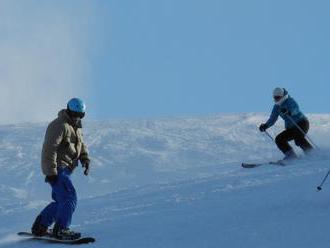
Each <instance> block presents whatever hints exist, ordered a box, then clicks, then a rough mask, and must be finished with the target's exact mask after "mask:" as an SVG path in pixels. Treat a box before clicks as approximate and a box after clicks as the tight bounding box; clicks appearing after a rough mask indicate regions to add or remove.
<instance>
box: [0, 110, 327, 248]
mask: <svg viewBox="0 0 330 248" xmlns="http://www.w3.org/2000/svg"><path fill="white" fill-rule="evenodd" d="M310 118H311V126H312V130H311V132H310V136H311V137H312V138H313V140H314V142H315V143H317V144H318V145H319V146H320V147H321V151H319V152H317V153H316V154H315V155H314V156H313V157H310V158H302V159H301V160H300V161H298V162H296V163H293V164H291V165H289V166H286V167H278V166H264V167H259V168H256V169H243V168H241V167H240V163H241V162H242V161H244V162H260V161H268V160H276V159H279V158H281V154H280V153H279V152H278V151H277V150H276V148H275V146H274V144H273V143H272V142H271V141H270V139H269V138H268V137H267V136H264V135H262V134H260V133H259V132H258V130H257V128H256V127H257V125H258V124H259V123H261V122H262V121H263V120H265V119H266V116H265V115H262V114H241V115H217V116H210V117H200V118H197V117H196V118H177V119H164V120H139V121H109V122H88V123H87V124H86V127H85V139H86V141H87V143H88V144H89V147H90V152H91V155H92V160H93V163H92V166H93V168H92V171H91V175H90V176H89V177H85V176H83V174H82V169H81V168H79V169H77V170H76V171H75V174H74V176H73V177H74V179H73V180H74V182H75V184H76V187H77V191H78V194H79V198H80V201H79V206H78V209H77V211H76V213H75V216H74V223H73V228H74V229H78V230H81V231H82V232H83V233H84V234H86V235H92V236H95V237H96V238H97V243H95V244H93V245H89V246H91V247H125V248H126V247H144V248H145V247H167V248H169V247H173V248H175V247H178V248H179V247H180V248H182V247H254V248H255V247H277V248H278V247H320V248H321V247H328V244H329V241H330V236H329V235H328V234H327V231H328V229H329V228H330V222H329V220H330V197H329V194H330V185H327V184H326V185H325V187H324V190H323V191H322V192H319V193H317V192H316V186H317V185H318V183H319V182H320V181H321V179H322V177H323V176H324V175H325V173H326V172H327V170H328V169H329V168H330V153H329V151H330V142H329V140H330V115H311V116H310ZM281 126H282V124H279V125H278V126H276V127H274V128H273V129H272V130H271V132H272V134H276V133H277V132H278V131H280V129H281ZM45 128H46V124H28V123H27V124H20V125H7V126H0V148H1V149H0V169H1V172H2V173H0V220H1V223H2V225H1V226H0V247H46V246H47V244H43V243H40V242H34V241H30V240H26V239H22V238H19V237H17V236H16V235H15V233H16V232H17V231H22V230H28V229H29V228H30V225H31V223H32V222H33V220H34V218H35V216H36V215H37V214H38V212H39V211H40V210H41V209H42V207H43V206H45V204H47V201H49V199H50V193H49V191H50V190H49V186H48V185H47V184H45V183H44V182H43V178H42V175H41V173H40V168H39V159H40V150H41V144H42V139H43V135H44V131H45ZM297 151H298V150H297ZM299 152H300V151H299ZM328 154H329V155H328ZM52 247H60V245H52Z"/></svg>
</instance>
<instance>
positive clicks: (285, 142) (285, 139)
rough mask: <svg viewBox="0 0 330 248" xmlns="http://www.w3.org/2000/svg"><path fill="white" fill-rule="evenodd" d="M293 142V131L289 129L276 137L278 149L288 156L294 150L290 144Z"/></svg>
mask: <svg viewBox="0 0 330 248" xmlns="http://www.w3.org/2000/svg"><path fill="white" fill-rule="evenodd" d="M291 140H293V133H292V129H288V130H285V131H283V132H282V133H280V134H279V135H277V136H276V138H275V142H276V145H277V147H278V148H279V149H280V150H281V151H282V152H283V153H284V154H286V153H287V152H289V151H291V150H293V149H292V147H291V146H290V144H289V141H291Z"/></svg>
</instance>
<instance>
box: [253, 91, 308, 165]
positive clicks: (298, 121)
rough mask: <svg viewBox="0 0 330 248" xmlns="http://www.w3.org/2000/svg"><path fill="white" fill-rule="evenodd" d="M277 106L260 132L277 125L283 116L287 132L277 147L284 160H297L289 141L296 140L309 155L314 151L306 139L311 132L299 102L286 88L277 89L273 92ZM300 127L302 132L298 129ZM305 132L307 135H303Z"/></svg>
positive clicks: (278, 138) (281, 135)
mask: <svg viewBox="0 0 330 248" xmlns="http://www.w3.org/2000/svg"><path fill="white" fill-rule="evenodd" d="M273 97H274V101H275V105H274V107H273V111H272V113H271V116H270V118H269V120H268V121H267V122H266V123H263V124H261V125H260V127H259V130H260V131H261V132H265V131H266V129H268V128H270V127H271V126H273V125H274V124H275V122H276V121H277V119H278V117H279V116H281V117H282V118H283V120H284V122H285V129H286V130H285V131H283V132H282V133H280V134H279V135H278V136H277V137H276V139H275V142H276V145H277V146H278V148H279V149H280V150H281V151H282V152H283V153H284V155H285V156H284V159H283V160H290V159H295V158H297V155H296V153H295V152H294V150H293V149H292V147H291V146H290V145H289V141H291V140H294V141H295V144H296V145H297V146H299V147H300V148H302V149H303V151H304V152H305V153H308V152H309V151H311V150H312V149H313V147H312V145H311V144H310V143H309V142H308V141H307V139H306V138H305V134H306V133H307V132H308V130H309V121H308V119H307V117H306V116H305V115H304V114H303V113H302V112H301V111H300V109H299V106H298V104H297V102H296V101H295V100H294V99H293V98H292V97H291V96H290V95H289V94H288V92H287V91H286V90H285V89H284V88H275V89H274V91H273ZM297 126H299V127H300V129H301V130H299V128H298V127H297ZM301 131H304V133H305V134H303V132H301Z"/></svg>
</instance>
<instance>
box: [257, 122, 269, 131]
mask: <svg viewBox="0 0 330 248" xmlns="http://www.w3.org/2000/svg"><path fill="white" fill-rule="evenodd" d="M267 128H268V126H267V124H266V123H263V124H261V125H260V127H259V130H260V132H265V131H266V129H267Z"/></svg>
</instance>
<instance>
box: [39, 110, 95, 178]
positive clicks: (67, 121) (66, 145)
mask: <svg viewBox="0 0 330 248" xmlns="http://www.w3.org/2000/svg"><path fill="white" fill-rule="evenodd" d="M80 127H81V125H80ZM78 160H80V161H81V162H84V161H87V160H88V161H89V157H88V150H87V147H86V145H85V144H84V141H83V135H82V131H81V128H79V127H75V125H74V124H73V121H72V120H71V118H70V117H69V115H68V114H67V112H66V110H61V111H60V112H59V113H58V118H57V119H55V120H54V121H53V122H51V123H50V124H49V126H48V128H47V131H46V135H45V141H44V144H43V147H42V155H41V167H42V172H43V174H44V175H46V176H51V175H57V167H58V166H60V165H61V166H68V167H70V168H71V169H72V170H73V169H74V168H75V167H76V166H77V165H78Z"/></svg>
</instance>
